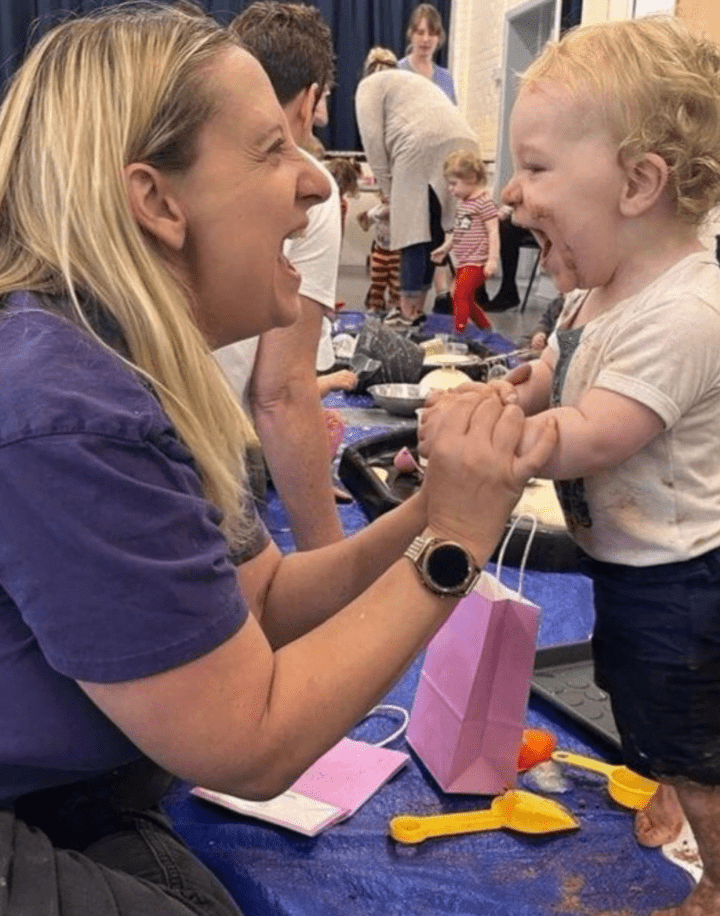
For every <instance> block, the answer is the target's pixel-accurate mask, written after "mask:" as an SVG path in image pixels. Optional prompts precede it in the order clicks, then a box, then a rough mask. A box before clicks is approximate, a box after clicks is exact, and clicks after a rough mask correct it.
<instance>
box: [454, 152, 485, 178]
mask: <svg viewBox="0 0 720 916" xmlns="http://www.w3.org/2000/svg"><path fill="white" fill-rule="evenodd" d="M443 177H444V178H446V179H448V178H461V179H462V180H463V181H474V182H475V183H476V184H485V182H486V181H487V172H486V171H485V163H484V162H483V161H482V159H480V158H479V157H478V156H476V155H475V153H470V152H468V151H467V150H464V149H456V150H453V152H452V153H449V154H448V155H447V157H446V158H445V161H444V162H443Z"/></svg>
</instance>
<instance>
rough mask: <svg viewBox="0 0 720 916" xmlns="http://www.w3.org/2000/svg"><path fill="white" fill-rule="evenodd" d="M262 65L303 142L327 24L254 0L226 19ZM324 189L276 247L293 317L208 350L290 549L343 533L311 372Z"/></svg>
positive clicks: (331, 268) (317, 328) (329, 75)
mask: <svg viewBox="0 0 720 916" xmlns="http://www.w3.org/2000/svg"><path fill="white" fill-rule="evenodd" d="M230 29H231V31H233V32H234V33H235V34H236V35H237V36H238V37H239V38H240V39H241V41H242V43H243V45H244V47H245V48H247V50H248V51H250V53H251V54H254V56H255V57H256V58H257V59H258V60H259V61H260V63H261V64H262V65H263V67H264V69H265V71H266V72H267V74H268V76H269V78H270V81H271V83H272V84H273V88H274V89H275V93H276V94H277V96H278V99H279V101H280V104H281V105H282V107H283V109H284V111H285V115H286V117H287V120H288V124H289V127H290V132H291V134H292V137H293V139H294V140H295V142H296V143H297V144H298V145H299V146H300V147H304V146H307V145H308V141H309V140H310V136H311V131H312V126H313V117H314V115H315V112H316V109H317V106H318V105H319V104H320V105H321V104H322V103H323V102H324V98H325V93H326V91H327V90H328V89H329V88H330V86H331V85H332V81H333V76H334V54H333V48H332V38H331V33H330V29H329V28H328V26H327V25H326V24H325V23H324V22H323V20H322V18H321V17H320V14H319V12H318V11H317V10H316V9H314V8H312V7H309V6H304V5H302V4H295V3H279V2H274V0H273V2H265V0H260V2H256V3H253V4H251V5H250V6H249V7H247V9H245V10H244V12H242V13H240V14H239V15H238V16H236V18H235V19H234V20H233V22H232V23H231V25H230ZM317 164H318V167H319V168H321V169H322V170H323V172H324V173H325V174H326V176H327V178H328V180H329V182H330V186H331V189H332V193H331V196H330V198H329V199H328V200H327V201H325V202H324V203H322V204H319V205H317V206H314V207H312V208H311V209H310V210H309V211H308V216H309V219H310V224H309V226H308V228H307V230H306V231H305V233H304V235H303V236H302V237H301V238H297V239H293V240H292V241H290V242H288V244H287V248H286V251H285V254H286V255H287V257H288V258H289V259H290V261H291V262H292V263H293V264H294V266H295V267H296V268H297V270H298V271H299V273H300V275H301V277H302V283H301V286H300V304H301V314H300V317H299V319H298V320H297V321H296V322H295V324H293V325H291V326H290V327H287V328H276V329H274V330H272V331H268V332H266V333H265V334H262V335H261V336H260V337H259V338H255V339H254V340H251V341H240V342H239V343H237V344H231V345H230V346H229V347H223V348H222V349H221V350H218V351H217V352H216V354H215V355H216V358H217V360H218V362H219V363H220V365H221V366H222V368H223V369H224V371H225V373H226V375H227V376H228V378H229V379H230V382H231V384H232V385H233V387H234V389H235V391H236V393H237V395H238V397H239V398H240V399H241V401H242V402H243V404H244V406H246V407H247V408H248V409H249V411H250V413H251V415H252V418H253V420H254V422H255V426H256V429H257V432H258V435H259V437H260V441H261V444H262V448H263V453H264V455H265V460H266V461H267V464H268V467H269V469H270V474H271V476H272V479H273V483H274V485H275V487H276V489H277V491H278V494H279V495H280V497H281V499H282V501H283V503H284V505H285V507H286V509H287V512H288V516H289V519H290V526H291V529H292V532H293V537H294V540H295V543H296V546H297V548H298V549H299V550H309V549H312V548H315V547H321V546H323V545H324V544H329V543H332V542H333V541H337V540H340V538H342V537H343V530H342V527H341V525H340V520H339V518H338V515H337V509H336V505H335V497H334V493H333V486H332V476H331V465H330V458H331V456H330V447H329V441H328V433H327V429H326V424H325V418H324V413H323V408H322V404H321V401H320V395H319V392H318V386H317V380H316V360H317V353H318V344H319V341H320V337H321V329H322V324H323V317H324V316H326V315H328V314H330V313H332V311H333V310H334V307H335V301H336V296H335V292H336V285H337V273H338V266H339V262H340V245H341V241H342V233H341V225H340V199H339V194H338V190H337V185H336V184H335V182H334V180H333V178H332V176H331V175H330V173H329V172H328V171H327V170H326V169H325V168H324V166H322V165H320V164H319V163H317Z"/></svg>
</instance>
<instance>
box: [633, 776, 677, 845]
mask: <svg viewBox="0 0 720 916" xmlns="http://www.w3.org/2000/svg"><path fill="white" fill-rule="evenodd" d="M684 820H685V815H684V814H683V810H682V808H681V807H680V802H679V800H678V797H677V792H676V791H675V789H673V787H672V786H668V785H666V784H665V783H662V782H661V783H660V784H659V786H658V789H657V792H656V793H655V794H654V795H653V797H652V798H651V799H650V801H649V802H648V803H647V805H646V806H645V807H644V808H643V810H642V811H638V813H637V814H636V815H635V837H636V839H637V841H638V843H639V844H640V845H641V846H649V847H651V848H655V847H657V846H664V845H665V844H666V843H672V842H673V840H675V839H677V836H678V834H679V833H680V831H681V830H682V826H683V822H684Z"/></svg>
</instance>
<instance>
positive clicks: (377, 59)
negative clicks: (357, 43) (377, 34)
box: [363, 45, 398, 76]
mask: <svg viewBox="0 0 720 916" xmlns="http://www.w3.org/2000/svg"><path fill="white" fill-rule="evenodd" d="M397 64H398V59H397V56H396V55H395V52H394V51H391V50H390V48H382V47H380V45H376V46H375V47H374V48H370V50H369V51H368V53H367V57H366V58H365V63H364V65H363V76H370V74H371V73H376V72H377V71H378V70H392V69H394V68H395V67H397Z"/></svg>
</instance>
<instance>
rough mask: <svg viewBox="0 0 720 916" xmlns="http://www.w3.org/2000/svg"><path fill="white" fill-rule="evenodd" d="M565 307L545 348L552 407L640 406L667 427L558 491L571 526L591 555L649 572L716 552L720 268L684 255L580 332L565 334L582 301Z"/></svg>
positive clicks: (705, 258) (704, 257)
mask: <svg viewBox="0 0 720 916" xmlns="http://www.w3.org/2000/svg"><path fill="white" fill-rule="evenodd" d="M584 295H585V292H584V291H577V292H575V293H572V294H570V295H569V296H568V297H567V298H566V303H565V307H564V309H563V312H562V313H561V315H560V318H559V320H558V324H557V327H556V331H555V332H554V333H553V334H552V335H551V337H550V340H549V341H548V345H549V346H550V347H551V348H552V349H553V351H554V353H555V355H556V357H557V365H556V369H555V375H554V383H553V401H552V402H553V404H554V406H568V405H576V404H577V403H578V402H579V401H580V399H581V398H582V396H583V395H584V394H585V393H586V392H587V391H588V390H589V389H590V388H604V389H606V390H608V391H615V392H617V393H619V394H622V395H625V396H626V397H629V398H633V399H634V400H636V401H638V402H640V403H641V404H644V405H645V406H646V407H649V408H650V409H651V410H653V411H654V412H655V413H656V414H657V415H658V416H659V417H660V419H661V420H662V421H663V424H664V429H663V431H662V432H661V433H659V434H658V435H657V436H656V437H655V438H654V439H653V440H652V441H651V442H649V443H648V445H646V446H645V448H643V449H642V450H641V451H640V452H638V453H637V454H635V455H633V456H632V457H631V458H629V459H627V461H624V462H623V463H622V464H621V465H619V466H618V467H615V468H611V469H609V470H605V471H601V472H599V473H597V474H594V475H592V476H589V477H585V478H581V479H578V480H574V481H561V482H558V484H557V487H558V495H559V497H560V502H561V504H562V505H563V510H564V512H565V517H566V521H567V524H568V528H569V530H570V532H571V534H572V535H573V537H574V538H575V539H576V540H577V542H578V543H579V544H580V546H581V547H582V548H583V549H584V550H585V551H586V552H587V553H588V554H590V556H592V557H595V558H596V559H598V560H604V561H606V562H611V563H622V564H625V565H629V566H653V565H657V564H659V563H668V562H675V561H678V560H685V559H689V558H691V557H695V556H699V555H701V554H703V553H706V552H707V551H709V550H712V549H713V548H715V547H717V546H719V545H720V458H719V455H720V267H719V266H718V264H717V261H716V260H715V258H713V257H712V256H711V255H710V254H708V253H706V252H702V253H698V254H692V255H690V256H688V257H686V258H684V259H682V260H681V261H679V262H678V263H677V264H675V265H674V266H673V267H671V268H670V269H669V270H667V271H666V272H665V273H664V274H663V275H662V276H661V277H659V278H658V279H657V280H655V281H654V282H653V283H651V284H650V285H649V286H647V287H646V288H645V289H644V290H642V292H640V293H638V294H637V295H635V296H632V297H630V298H628V299H625V300H624V301H623V302H620V303H618V304H617V305H616V306H615V307H614V308H612V309H611V310H610V311H608V312H606V313H604V314H602V315H599V316H598V317H597V318H594V319H593V320H592V321H589V322H588V323H587V324H586V325H584V326H582V327H579V328H576V329H570V330H565V328H566V326H567V322H568V320H569V318H570V317H571V316H572V315H573V314H574V313H575V312H576V311H577V309H578V308H579V305H580V303H581V301H582V298H583V297H584Z"/></svg>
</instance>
